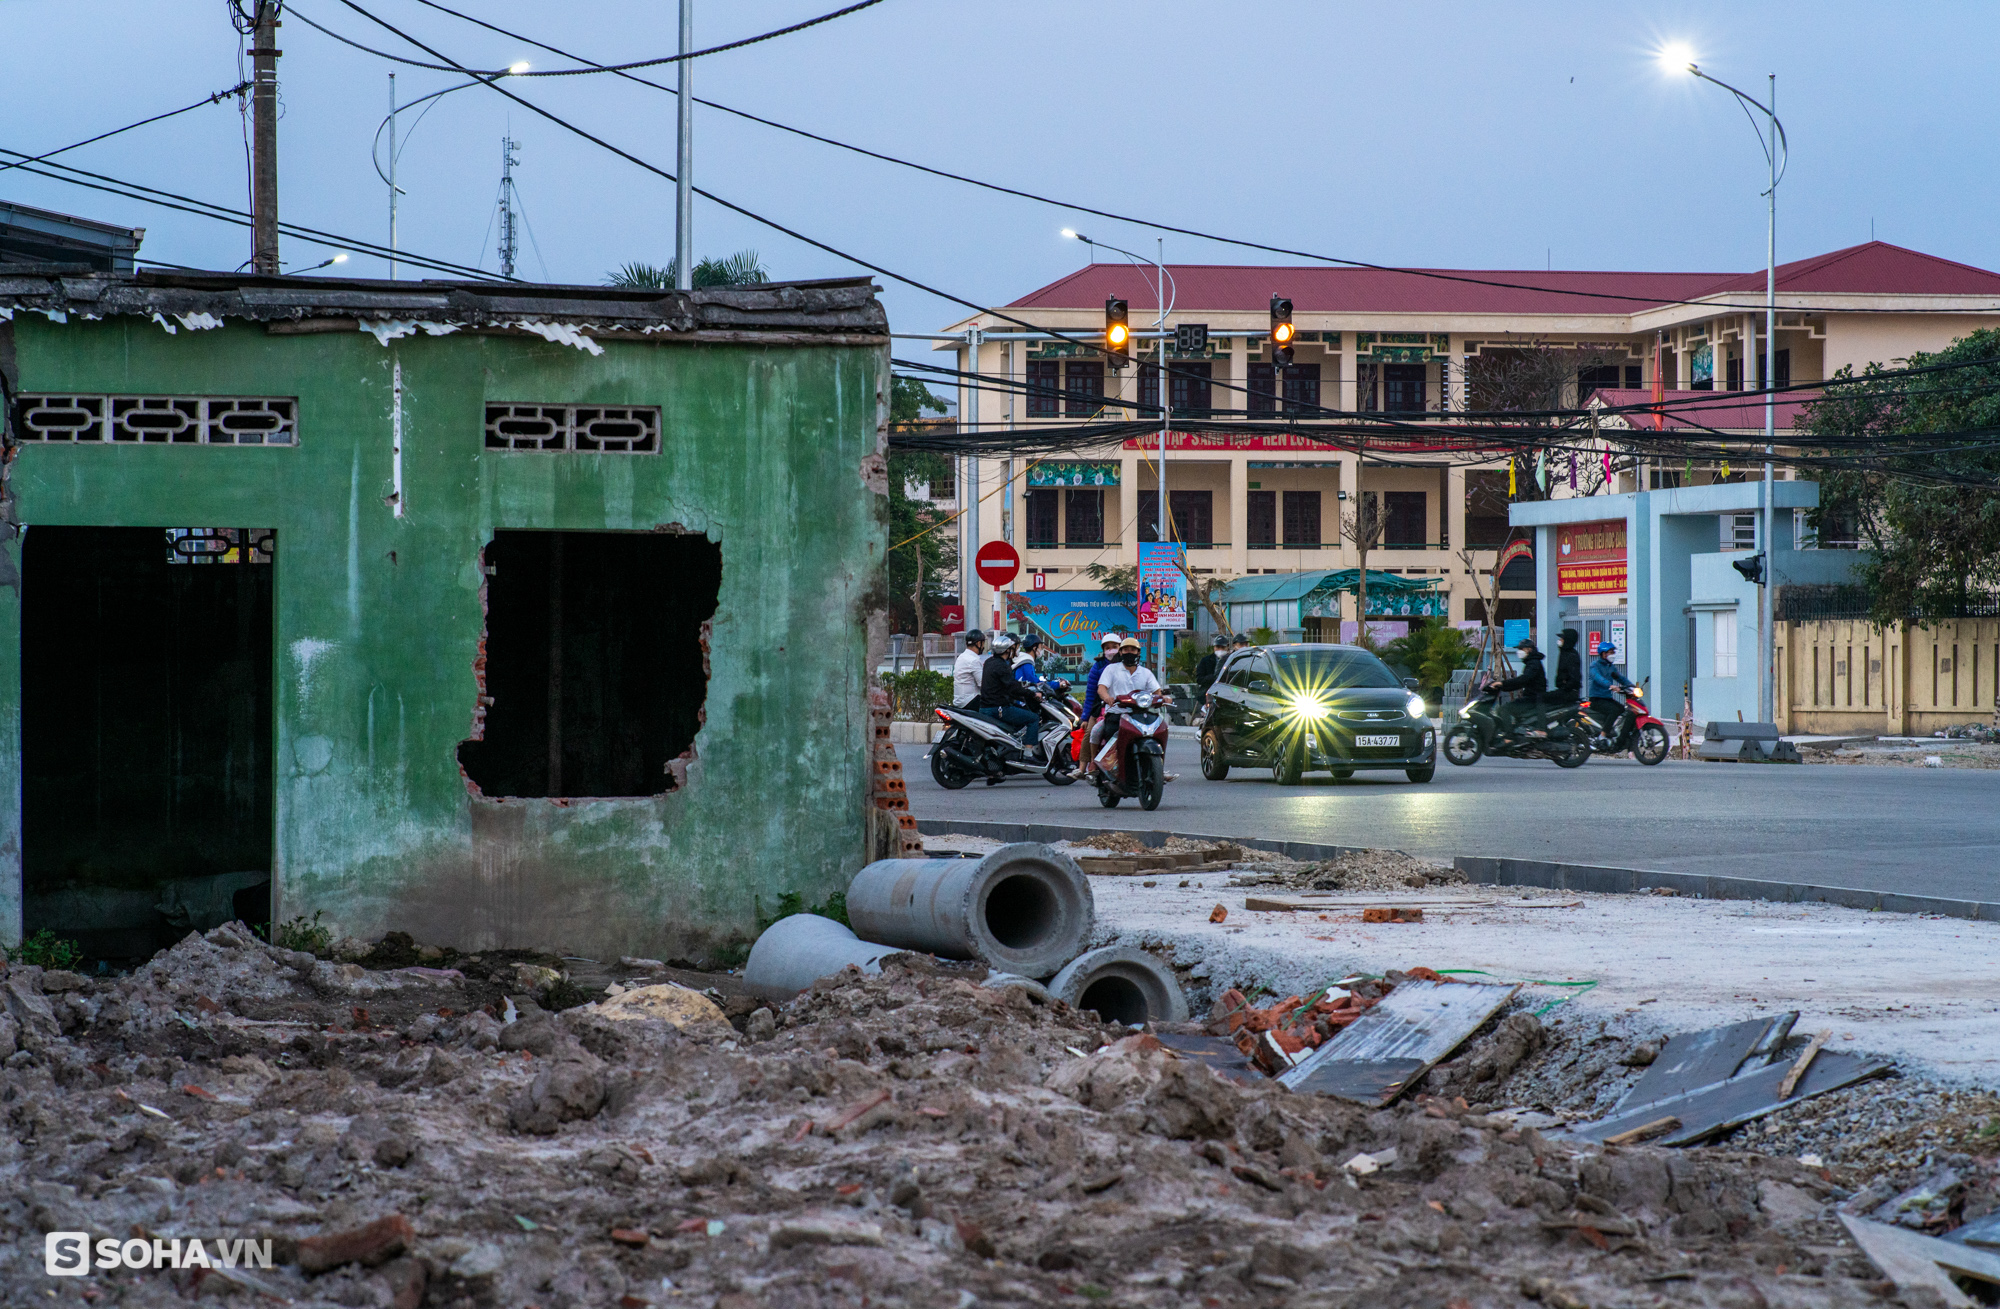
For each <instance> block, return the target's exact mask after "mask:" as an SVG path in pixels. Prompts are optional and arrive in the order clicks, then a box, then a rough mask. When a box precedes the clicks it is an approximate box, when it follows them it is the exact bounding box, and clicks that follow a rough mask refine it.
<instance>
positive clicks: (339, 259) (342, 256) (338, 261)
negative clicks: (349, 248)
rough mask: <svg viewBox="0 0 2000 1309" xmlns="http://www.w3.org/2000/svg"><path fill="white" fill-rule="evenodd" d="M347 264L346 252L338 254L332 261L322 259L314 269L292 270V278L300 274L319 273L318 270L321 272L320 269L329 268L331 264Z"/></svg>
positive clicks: (313, 266)
mask: <svg viewBox="0 0 2000 1309" xmlns="http://www.w3.org/2000/svg"><path fill="white" fill-rule="evenodd" d="M346 262H347V254H346V252H344V251H343V252H342V253H340V254H337V255H335V256H334V257H333V258H331V259H322V260H320V261H319V262H318V263H316V264H314V265H312V267H310V268H294V269H293V270H292V274H291V275H292V276H297V275H298V274H300V273H312V272H317V271H318V270H320V269H322V268H325V267H327V266H328V265H329V264H344V263H346Z"/></svg>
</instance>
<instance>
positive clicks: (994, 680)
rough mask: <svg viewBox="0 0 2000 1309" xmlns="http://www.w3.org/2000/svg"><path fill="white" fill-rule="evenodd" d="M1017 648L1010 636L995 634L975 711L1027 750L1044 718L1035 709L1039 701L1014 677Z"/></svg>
mask: <svg viewBox="0 0 2000 1309" xmlns="http://www.w3.org/2000/svg"><path fill="white" fill-rule="evenodd" d="M1018 644H1019V642H1018V641H1017V640H1016V638H1015V637H1014V634H1013V633H1011V632H995V633H994V634H993V653H992V654H990V655H988V656H986V662H985V663H984V664H981V665H980V669H979V698H978V699H976V700H974V701H973V708H974V709H976V710H978V711H979V712H980V713H982V714H984V715H986V716H987V717H988V718H992V719H996V720H998V722H999V723H1000V725H1001V726H1002V727H1004V728H1006V729H1007V730H1008V731H1009V732H1011V733H1012V734H1013V735H1014V736H1015V737H1016V738H1017V739H1019V740H1020V742H1021V745H1022V746H1023V747H1024V748H1026V747H1028V746H1029V745H1030V744H1032V739H1033V736H1034V731H1035V725H1036V724H1037V723H1039V722H1041V720H1042V717H1041V715H1040V714H1038V713H1036V712H1035V710H1034V707H1033V706H1034V705H1035V703H1036V702H1037V700H1038V699H1039V697H1038V696H1037V695H1036V694H1035V692H1034V691H1033V690H1032V689H1031V688H1029V687H1026V686H1023V685H1022V684H1021V682H1020V681H1019V680H1018V679H1017V678H1015V676H1014V648H1015V646H1016V645H1018Z"/></svg>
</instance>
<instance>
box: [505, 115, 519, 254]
mask: <svg viewBox="0 0 2000 1309" xmlns="http://www.w3.org/2000/svg"><path fill="white" fill-rule="evenodd" d="M520 144H521V143H520V142H519V141H516V140H515V139H514V138H513V137H511V136H503V137H501V138H500V276H502V277H512V276H513V275H514V260H515V259H516V258H517V257H518V256H519V255H520V253H521V234H520V231H519V229H518V227H517V225H516V223H515V219H514V165H515V164H518V163H520V162H521V161H520V160H519V159H517V158H515V157H514V151H515V150H517V149H519V148H520Z"/></svg>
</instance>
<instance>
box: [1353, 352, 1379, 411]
mask: <svg viewBox="0 0 2000 1309" xmlns="http://www.w3.org/2000/svg"><path fill="white" fill-rule="evenodd" d="M1381 376H1382V365H1380V364H1362V363H1357V364H1356V365H1355V366H1354V407H1355V408H1356V409H1358V410H1360V411H1361V412H1362V413H1364V414H1375V413H1380V412H1381V411H1382V401H1381V397H1379V396H1378V395H1376V391H1377V389H1378V388H1377V386H1376V383H1377V382H1378V381H1379V380H1380V378H1381Z"/></svg>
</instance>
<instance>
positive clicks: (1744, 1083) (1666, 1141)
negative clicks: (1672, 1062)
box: [1574, 1051, 1892, 1145]
mask: <svg viewBox="0 0 2000 1309" xmlns="http://www.w3.org/2000/svg"><path fill="white" fill-rule="evenodd" d="M1891 1067H1892V1065H1890V1064H1888V1063H1886V1062H1884V1061H1882V1060H1878V1059H1869V1058H1867V1057H1865V1056H1863V1055H1857V1054H1846V1053H1842V1052H1837V1051H1822V1052H1821V1053H1820V1055H1819V1057H1818V1058H1816V1059H1814V1060H1813V1061H1812V1064H1811V1065H1810V1066H1809V1067H1807V1069H1806V1071H1805V1075H1804V1076H1803V1077H1801V1078H1800V1079H1799V1084H1798V1086H1797V1087H1795V1088H1794V1089H1793V1093H1792V1096H1791V1098H1790V1099H1785V1098H1781V1097H1780V1096H1779V1095H1778V1086H1779V1084H1780V1083H1782V1082H1783V1081H1784V1079H1785V1074H1786V1073H1788V1072H1790V1071H1791V1065H1790V1064H1767V1065H1765V1066H1764V1067H1762V1068H1753V1069H1751V1070H1750V1071H1749V1072H1747V1073H1740V1074H1738V1075H1737V1076H1735V1077H1732V1078H1730V1079H1729V1080H1728V1081H1726V1082H1719V1083H1716V1084H1714V1085H1711V1086H1704V1087H1700V1088H1698V1089H1696V1090H1693V1091H1690V1092H1689V1093H1688V1094H1686V1095H1682V1096H1674V1097H1672V1098H1669V1099H1666V1100H1655V1101H1653V1102H1652V1103H1650V1104H1643V1105H1638V1106H1636V1107H1634V1108H1632V1109H1626V1110H1621V1111H1620V1112H1619V1113H1617V1114H1614V1115H1613V1116H1611V1117H1610V1118H1605V1119H1601V1120H1599V1121H1597V1122H1594V1123H1585V1124H1583V1125H1582V1126H1580V1127H1577V1128H1575V1129H1574V1130H1575V1132H1576V1134H1577V1135H1578V1136H1581V1137H1583V1138H1584V1139H1586V1140H1590V1141H1608V1140H1609V1139H1610V1138H1611V1137H1613V1136H1617V1135H1618V1134H1620V1133H1622V1132H1626V1131H1630V1130H1631V1129H1632V1128H1635V1127H1639V1126H1642V1125H1644V1124H1646V1123H1650V1122H1652V1121H1653V1120H1655V1119H1658V1118H1663V1117H1665V1116H1666V1115H1668V1114H1672V1115H1673V1116H1675V1117H1676V1118H1679V1119H1680V1120H1681V1126H1680V1127H1679V1128H1677V1129H1676V1130H1674V1131H1673V1132H1672V1133H1670V1134H1668V1135H1667V1136H1665V1137H1662V1138H1660V1140H1659V1142H1658V1144H1660V1145H1693V1144H1695V1143H1696V1142H1698V1141H1704V1140H1707V1139H1708V1138H1709V1137H1711V1136H1714V1135H1716V1134H1718V1133H1720V1132H1725V1131H1728V1130H1729V1129H1730V1128H1732V1127H1741V1126H1742V1125H1743V1124H1744V1123H1747V1122H1751V1121H1753V1120H1755V1119H1758V1118H1762V1117H1763V1116H1764V1115H1765V1114H1768V1113H1774V1112H1776V1111H1777V1110H1779V1109H1784V1108H1788V1107H1790V1106H1791V1105H1794V1104H1797V1103H1798V1102H1799V1101H1801V1100H1809V1099H1811V1098H1812V1097H1813V1096H1816V1095H1825V1094H1826V1093H1827V1092H1828V1091H1838V1090H1840V1089H1841V1088H1842V1087H1846V1086H1852V1085H1854V1084H1855V1083H1856V1082H1862V1081H1866V1080H1867V1079H1868V1078H1871V1077H1879V1076H1881V1075H1882V1074H1883V1073H1886V1072H1888V1071H1889V1070H1890V1068H1891Z"/></svg>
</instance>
